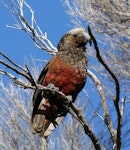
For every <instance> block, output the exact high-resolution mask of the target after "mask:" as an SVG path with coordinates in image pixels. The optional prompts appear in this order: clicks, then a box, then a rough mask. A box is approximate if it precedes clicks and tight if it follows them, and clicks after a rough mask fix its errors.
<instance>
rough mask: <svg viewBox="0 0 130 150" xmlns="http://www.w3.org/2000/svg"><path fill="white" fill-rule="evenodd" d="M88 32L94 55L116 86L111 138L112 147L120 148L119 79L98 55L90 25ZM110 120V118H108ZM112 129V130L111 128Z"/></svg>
mask: <svg viewBox="0 0 130 150" xmlns="http://www.w3.org/2000/svg"><path fill="white" fill-rule="evenodd" d="M88 32H89V35H90V37H91V39H92V41H93V43H94V47H95V50H96V57H97V59H98V60H99V62H100V63H101V64H102V65H103V66H104V67H105V69H106V70H107V71H108V72H109V74H110V75H111V77H112V78H113V80H114V83H115V86H116V90H115V91H116V96H115V99H114V105H115V108H116V112H117V116H118V125H117V132H116V134H114V135H113V134H111V136H112V139H113V143H114V149H115V150H116V149H120V148H121V124H122V123H121V120H122V119H121V112H120V107H119V100H120V85H119V81H118V79H117V77H116V76H115V74H114V73H113V72H112V70H111V69H110V68H109V67H108V65H107V64H106V63H105V62H104V60H103V59H102V57H101V55H100V51H99V47H98V44H97V41H96V39H95V37H94V35H93V34H92V31H91V29H90V27H89V26H88ZM109 121H110V120H109ZM113 131H114V130H113Z"/></svg>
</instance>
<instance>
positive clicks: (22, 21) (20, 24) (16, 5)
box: [3, 0, 57, 55]
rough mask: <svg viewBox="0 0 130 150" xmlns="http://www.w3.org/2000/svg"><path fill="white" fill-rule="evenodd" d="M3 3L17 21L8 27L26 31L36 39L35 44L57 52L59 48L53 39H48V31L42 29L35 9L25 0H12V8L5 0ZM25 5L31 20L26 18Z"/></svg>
mask: <svg viewBox="0 0 130 150" xmlns="http://www.w3.org/2000/svg"><path fill="white" fill-rule="evenodd" d="M3 5H4V6H5V7H6V8H7V9H8V11H9V12H10V13H11V14H12V15H13V19H14V21H15V23H16V24H15V25H13V26H7V27H10V28H14V29H18V30H23V31H25V32H26V33H27V34H28V35H29V36H30V37H31V39H32V40H33V41H34V43H35V45H36V46H37V47H38V48H39V49H41V50H45V51H46V52H47V53H49V54H51V55H55V54H56V53H57V48H55V47H54V46H53V44H52V43H51V41H50V40H49V39H48V37H47V33H46V32H45V33H43V32H42V30H41V29H40V27H39V26H38V24H37V22H36V19H35V15H34V11H33V9H32V8H31V6H30V5H29V4H28V3H27V2H26V1H25V0H17V1H15V0H11V1H10V5H11V6H12V7H11V8H10V7H9V6H8V5H7V4H6V3H4V2H3ZM23 7H25V8H26V9H27V10H28V11H29V13H30V14H31V20H30V21H29V20H27V19H26V17H25V16H26V14H24V11H23ZM29 22H31V23H29Z"/></svg>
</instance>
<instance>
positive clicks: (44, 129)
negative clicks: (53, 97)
mask: <svg viewBox="0 0 130 150" xmlns="http://www.w3.org/2000/svg"><path fill="white" fill-rule="evenodd" d="M43 105H46V100H45V99H44V98H43V99H42V101H41V103H40V105H39V108H38V110H44V111H45V109H44V107H43ZM63 119H64V116H58V117H57V118H56V119H55V120H54V121H53V122H51V121H49V120H48V119H46V118H45V115H44V114H35V115H34V116H33V118H32V128H33V129H34V131H35V132H34V133H40V135H42V137H43V138H46V137H47V136H49V135H50V134H51V133H52V132H53V130H54V129H55V128H56V127H57V126H58V125H59V124H60V123H61V122H62V121H63Z"/></svg>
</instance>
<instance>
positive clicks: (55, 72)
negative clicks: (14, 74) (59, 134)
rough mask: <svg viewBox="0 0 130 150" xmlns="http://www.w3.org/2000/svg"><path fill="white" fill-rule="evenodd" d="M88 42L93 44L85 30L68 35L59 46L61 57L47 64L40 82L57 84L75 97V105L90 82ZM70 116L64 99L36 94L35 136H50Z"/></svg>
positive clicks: (58, 53) (32, 120)
mask: <svg viewBox="0 0 130 150" xmlns="http://www.w3.org/2000/svg"><path fill="white" fill-rule="evenodd" d="M87 42H90V36H89V35H88V34H87V33H86V32H85V31H84V30H83V29H81V28H75V29H72V30H70V31H69V32H67V33H66V34H65V35H64V36H63V37H62V38H61V40H60V42H59V44H58V47H57V49H58V52H57V54H56V55H55V56H54V57H53V58H52V59H51V60H50V61H49V62H48V63H47V64H46V65H45V67H44V68H43V70H42V72H41V74H40V76H39V78H38V81H37V83H38V84H41V85H43V86H48V85H49V84H53V85H54V86H55V87H57V88H58V89H59V91H62V92H63V93H64V94H65V95H66V96H71V97H72V102H74V101H75V99H76V97H77V95H78V93H79V92H80V91H81V90H82V88H83V87H84V85H85V82H86V66H87V58H86V51H85V49H86V48H85V45H86V43H87ZM40 112H41V113H40ZM42 112H44V113H42ZM66 114H67V109H65V107H63V101H62V100H61V99H60V97H56V96H52V95H49V94H47V93H46V92H44V91H42V90H40V89H36V90H35V91H34V95H33V112H32V118H31V124H32V128H33V129H34V131H35V133H39V134H40V135H41V136H42V137H44V138H46V137H48V135H50V134H51V133H52V131H53V130H54V129H55V128H56V126H57V125H58V124H60V123H61V122H62V120H63V118H64V117H65V115H66Z"/></svg>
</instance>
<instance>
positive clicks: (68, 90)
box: [43, 58, 86, 96]
mask: <svg viewBox="0 0 130 150" xmlns="http://www.w3.org/2000/svg"><path fill="white" fill-rule="evenodd" d="M85 81H86V73H84V72H83V71H82V68H74V67H73V66H72V65H71V64H69V62H65V61H64V60H61V59H60V58H55V59H54V60H53V61H52V62H51V63H50V65H49V68H48V72H47V74H46V76H45V78H44V80H43V85H45V86H47V85H48V84H49V83H53V84H54V85H55V86H56V87H58V88H59V90H60V91H62V92H63V93H64V94H65V95H72V96H73V95H77V94H78V92H79V91H80V90H81V89H82V88H83V86H84V84H85Z"/></svg>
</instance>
